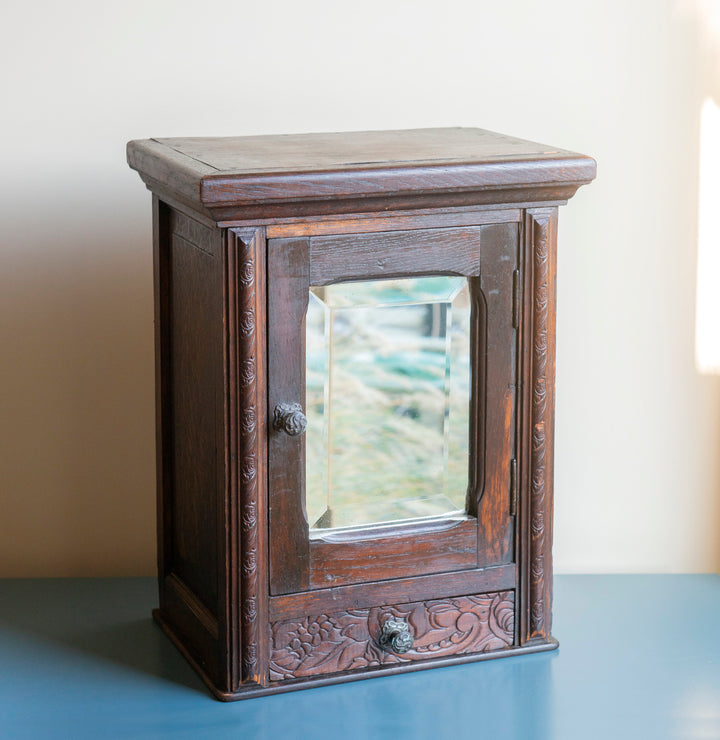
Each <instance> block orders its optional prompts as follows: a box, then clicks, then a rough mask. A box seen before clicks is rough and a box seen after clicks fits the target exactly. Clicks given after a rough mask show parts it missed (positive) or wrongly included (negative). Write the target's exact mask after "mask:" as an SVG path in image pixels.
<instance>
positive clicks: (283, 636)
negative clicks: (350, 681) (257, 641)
mask: <svg viewBox="0 0 720 740" xmlns="http://www.w3.org/2000/svg"><path fill="white" fill-rule="evenodd" d="M388 622H389V624H388ZM514 630H515V592H514V591H498V592H494V593H487V594H480V595H476V596H457V597H453V598H446V599H434V600H431V601H418V602H413V603H408V604H398V605H394V606H378V607H372V608H370V609H349V610H347V611H338V612H332V613H329V614H316V615H312V616H308V617H305V618H300V619H288V620H283V621H278V622H273V623H272V625H271V632H270V680H271V681H282V680H286V679H293V678H305V677H309V676H319V675H325V674H331V673H339V672H341V671H355V670H363V669H367V668H372V667H374V666H384V665H392V664H398V663H409V662H414V661H421V660H428V659H431V658H444V657H449V656H453V655H468V654H472V653H487V652H491V651H493V650H501V649H503V648H508V647H510V646H511V645H512V644H513V641H514ZM407 635H409V637H408V636H407ZM393 638H394V640H393ZM383 643H384V645H383ZM393 643H394V644H393Z"/></svg>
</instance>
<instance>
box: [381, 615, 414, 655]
mask: <svg viewBox="0 0 720 740" xmlns="http://www.w3.org/2000/svg"><path fill="white" fill-rule="evenodd" d="M412 645H413V636H412V635H411V634H410V626H409V625H408V623H407V622H406V621H405V620H403V619H387V620H386V621H385V622H384V624H383V626H382V629H381V631H380V647H381V648H383V649H384V650H387V651H391V652H393V653H397V654H398V655H402V654H403V653H406V652H407V651H408V650H410V648H411V647H412Z"/></svg>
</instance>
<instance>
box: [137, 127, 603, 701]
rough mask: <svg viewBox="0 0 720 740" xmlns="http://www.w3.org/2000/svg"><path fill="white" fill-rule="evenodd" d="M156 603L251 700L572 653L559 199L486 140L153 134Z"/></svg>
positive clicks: (535, 155)
mask: <svg viewBox="0 0 720 740" xmlns="http://www.w3.org/2000/svg"><path fill="white" fill-rule="evenodd" d="M128 161H129V163H130V165H131V167H133V168H135V169H136V170H138V172H139V173H140V175H141V177H142V178H143V180H144V181H145V183H146V184H147V186H148V187H149V188H150V189H151V190H152V192H153V214H154V250H155V330H156V383H157V481H158V482H157V490H158V566H159V586H160V607H159V609H158V610H157V611H156V612H155V617H156V619H157V620H158V622H159V623H160V625H161V626H162V627H163V629H164V630H165V631H166V632H167V634H168V635H169V636H170V637H171V639H172V640H173V641H174V642H175V643H176V644H177V645H178V647H179V648H180V649H181V650H182V652H183V653H184V654H185V656H186V657H187V658H188V660H190V662H191V663H192V664H193V666H194V667H195V668H196V669H197V670H198V671H199V673H200V675H201V676H202V677H203V678H204V680H205V681H206V682H207V684H208V686H209V687H210V688H211V689H212V691H213V692H214V694H215V695H216V696H217V697H218V698H221V699H240V698H245V697H250V696H257V695H262V694H266V693H270V692H273V691H284V690H290V689H295V688H303V687H307V686H312V685H317V684H321V683H331V682H337V681H344V680H351V679H355V678H365V677H369V676H372V675H378V674H383V673H387V672H396V671H399V670H412V669H416V668H424V667H431V666H434V665H442V664H447V663H452V662H462V661H469V660H481V659H484V658H489V657H499V656H503V655H511V654H515V653H519V652H532V651H537V650H545V649H551V648H553V647H555V646H556V645H557V642H556V641H555V640H554V639H553V637H552V636H551V631H550V620H551V597H552V567H551V538H552V474H553V466H552V440H553V403H554V387H553V384H554V325H555V234H556V219H557V207H558V205H561V204H563V203H564V202H566V200H567V199H568V198H569V197H571V196H572V195H573V194H574V192H575V191H576V190H577V188H578V187H579V186H580V185H582V184H584V183H587V182H590V181H591V180H592V179H593V177H594V176H595V162H594V161H593V160H592V159H590V158H588V157H584V156H581V155H577V154H573V153H571V152H567V151H562V150H558V149H553V148H549V147H545V146H542V145H539V144H533V143H531V142H526V141H521V140H518V139H513V138H510V137H505V136H501V135H498V134H493V133H490V132H487V131H482V130H479V129H427V130H412V131H389V132H367V133H352V134H312V135H298V136H268V137H238V138H218V139H212V138H206V139H158V140H146V141H133V142H130V144H129V145H128Z"/></svg>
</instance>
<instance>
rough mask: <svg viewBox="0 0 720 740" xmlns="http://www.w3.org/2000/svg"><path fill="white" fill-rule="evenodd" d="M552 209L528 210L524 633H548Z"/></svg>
mask: <svg viewBox="0 0 720 740" xmlns="http://www.w3.org/2000/svg"><path fill="white" fill-rule="evenodd" d="M555 224H556V211H555V210H554V209H538V210H532V211H528V212H527V219H526V223H525V229H526V245H528V246H529V253H528V261H529V262H531V264H532V271H531V272H532V299H531V310H532V316H531V318H532V320H531V326H532V335H531V342H532V347H531V353H530V359H531V379H530V380H531V385H530V388H531V394H532V396H531V404H530V414H531V418H530V424H531V441H530V476H529V505H528V508H527V517H528V523H529V527H528V529H529V534H528V558H527V562H528V566H529V573H528V575H527V585H528V591H527V593H528V600H529V604H528V607H529V617H528V622H527V634H526V639H530V640H532V639H538V638H539V639H547V638H549V637H550V630H551V621H552V605H551V601H552V496H553V490H552V487H553V431H554V407H555V398H554V397H555V232H556V228H555Z"/></svg>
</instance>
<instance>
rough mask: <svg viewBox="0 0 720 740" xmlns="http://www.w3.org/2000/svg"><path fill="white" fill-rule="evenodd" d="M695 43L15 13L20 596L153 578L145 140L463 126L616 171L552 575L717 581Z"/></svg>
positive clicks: (583, 197)
mask: <svg viewBox="0 0 720 740" xmlns="http://www.w3.org/2000/svg"><path fill="white" fill-rule="evenodd" d="M699 36H700V34H699V21H698V16H697V15H696V14H694V13H693V12H692V9H691V8H688V7H684V9H683V10H682V12H680V10H678V9H677V8H675V4H674V3H673V2H671V0H664V1H659V0H633V1H632V2H628V0H605V1H604V2H584V1H578V0H548V1H547V2H544V3H537V2H532V1H531V0H516V1H514V2H506V3H494V2H492V3H491V2H471V1H470V0H462V1H460V0H449V1H448V2H445V3H442V4H438V3H435V2H430V1H429V0H414V1H413V2H388V0H383V1H382V2H380V1H379V0H367V1H366V2H364V3H353V4H352V5H351V4H349V3H343V2H340V1H339V0H328V1H327V2H323V1H322V0H307V1H306V2H303V3H297V2H290V1H289V0H283V1H282V2H266V3H264V4H261V3H243V2H239V1H238V0H232V1H230V0H208V1H206V2H204V3H179V2H170V1H162V2H160V1H158V0H144V1H143V2H140V1H139V0H126V2H124V3H115V4H108V3H97V2H90V1H89V0H68V2H65V3H55V2H49V1H48V0H39V1H38V2H36V3H27V2H16V1H11V2H8V1H7V0H6V2H5V3H4V4H3V19H2V23H0V79H1V80H2V82H1V86H2V87H1V88H0V100H1V101H2V110H3V113H2V118H1V119H0V120H2V141H3V144H4V146H3V154H2V178H1V179H0V209H1V211H2V212H1V213H0V219H1V221H0V223H1V224H2V226H1V227H0V228H1V229H2V239H1V241H0V259H1V263H0V332H1V335H0V342H1V345H0V346H2V348H3V351H2V360H1V364H0V373H1V376H0V388H1V389H2V392H1V393H0V404H1V407H0V575H94V574H98V575H117V574H147V573H152V572H153V570H154V552H155V546H154V501H153V496H154V493H153V491H154V472H153V471H154V468H153V454H154V453H153V444H154V437H153V413H154V412H153V359H152V295H151V293H152V279H151V257H150V202H149V195H148V193H147V191H145V189H144V187H143V185H142V183H141V182H140V180H139V179H138V177H137V175H136V173H134V172H131V171H130V170H129V169H128V168H127V167H126V165H125V164H124V143H125V141H127V140H128V139H131V138H145V137H150V136H203V135H230V134H253V133H276V132H277V133H289V132H302V131H330V130H354V129H364V128H374V129H381V128H396V127H397V128H400V127H422V126H443V125H449V126H456V125H464V126H480V127H484V128H489V129H492V130H499V131H503V132H505V133H509V134H513V135H516V136H521V137H525V138H529V139H534V140H537V141H542V142H545V143H549V144H554V145H557V146H560V147H564V148H569V149H575V150H577V151H580V152H583V153H587V154H591V155H593V156H595V157H596V158H597V160H598V164H599V175H598V180H597V182H596V183H594V184H593V185H591V186H589V187H586V188H583V189H582V190H581V191H580V192H579V193H578V195H577V196H576V197H575V198H574V199H573V200H572V201H571V202H570V204H569V205H568V206H567V207H566V208H564V209H563V210H562V212H561V220H560V237H559V248H560V255H559V280H560V284H559V298H558V300H559V307H558V317H559V318H558V361H557V368H558V370H557V374H558V389H557V448H556V520H555V527H556V529H555V532H556V536H555V563H556V569H557V570H558V571H560V572H563V571H717V570H718V569H720V552H719V550H718V545H717V544H716V541H717V540H719V539H720V538H718V536H717V535H718V529H719V528H720V464H719V462H718V460H719V458H720V456H719V455H718V452H719V451H720V413H719V412H720V385H719V383H718V380H717V379H716V378H709V377H701V376H700V375H698V373H697V372H696V371H695V368H694V362H693V326H694V300H695V299H694V290H695V263H696V246H695V244H696V230H697V214H696V209H697V171H698V120H699V110H700V105H701V103H702V99H703V95H704V92H705V90H706V88H707V79H706V77H705V73H704V69H705V67H704V56H703V55H704V51H703V48H702V46H701V44H700V43H699Z"/></svg>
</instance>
